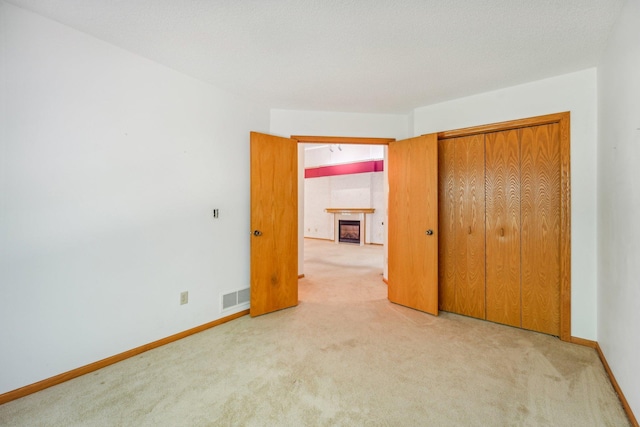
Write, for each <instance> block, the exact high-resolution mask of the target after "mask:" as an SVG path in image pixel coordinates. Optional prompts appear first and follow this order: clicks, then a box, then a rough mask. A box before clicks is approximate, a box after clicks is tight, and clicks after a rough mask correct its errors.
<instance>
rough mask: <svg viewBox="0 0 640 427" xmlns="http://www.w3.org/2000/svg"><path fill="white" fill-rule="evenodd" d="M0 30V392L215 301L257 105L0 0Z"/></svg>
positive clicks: (261, 121) (243, 186) (244, 216)
mask: <svg viewBox="0 0 640 427" xmlns="http://www.w3.org/2000/svg"><path fill="white" fill-rule="evenodd" d="M0 43H1V51H0V64H1V65H0V67H1V68H0V108H1V111H0V113H1V114H0V120H1V122H0V132H1V134H0V137H1V138H0V162H1V164H0V174H1V175H0V283H1V288H2V298H0V325H2V327H1V328H0V343H1V344H0V345H1V347H2V350H1V351H0V372H1V374H0V393H4V392H7V391H11V390H14V389H16V388H19V387H21V386H24V385H27V384H31V383H34V382H36V381H39V380H42V379H45V378H48V377H51V376H53V375H56V374H59V373H61V372H65V371H68V370H71V369H74V368H77V367H79V366H82V365H85V364H88V363H91V362H95V361H97V360H99V359H102V358H105V357H108V356H111V355H114V354H117V353H120V352H122V351H126V350H129V349H131V348H134V347H137V346H140V345H143V344H146V343H148V342H151V341H154V340H157V339H160V338H164V337H167V336H169V335H171V334H174V333H177V332H180V331H184V330H186V329H189V328H191V327H194V326H197V325H200V324H203V323H206V322H209V321H212V320H215V319H218V318H220V317H222V316H223V315H227V314H229V313H221V308H220V295H221V293H224V292H226V291H229V290H235V289H241V288H246V287H247V286H248V284H249V261H248V259H249V234H248V231H249V229H250V225H249V167H248V164H249V160H248V159H249V131H250V130H256V131H263V132H266V131H268V130H269V111H268V110H267V109H266V108H258V107H254V106H252V105H250V104H248V103H244V102H241V101H237V97H235V96H230V95H228V94H225V93H223V92H221V91H218V90H217V89H215V88H213V87H211V86H209V85H207V84H204V83H201V82H199V81H197V80H194V79H192V78H189V77H187V76H185V75H182V74H179V73H177V72H175V71H173V70H171V69H168V68H166V67H163V66H160V65H158V64H156V63H153V62H151V61H148V60H145V59H143V58H141V57H138V56H136V55H133V54H130V53H127V52H125V51H123V50H120V49H118V48H115V47H113V46H111V45H108V44H106V43H103V42H101V41H98V40H96V39H94V38H91V37H89V36H87V35H84V34H82V33H79V32H76V31H74V30H71V29H69V28H67V27H64V26H62V25H59V24H57V23H55V22H53V21H50V20H47V19H44V18H42V17H40V16H37V15H34V14H32V13H30V12H27V11H24V10H22V9H19V8H16V7H14V6H11V5H8V4H6V3H0ZM213 208H218V209H220V218H219V219H217V220H214V219H213V218H212V214H211V210H212V209H213ZM185 290H188V291H189V303H188V304H187V305H183V306H180V305H179V294H180V292H181V291H185ZM243 308H244V307H243ZM236 311H238V310H236Z"/></svg>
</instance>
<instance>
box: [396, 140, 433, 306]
mask: <svg viewBox="0 0 640 427" xmlns="http://www.w3.org/2000/svg"><path fill="white" fill-rule="evenodd" d="M427 230H432V232H433V234H432V235H427V234H426V231H427ZM388 257H389V271H388V279H389V287H388V288H389V300H390V301H391V302H394V303H397V304H401V305H405V306H407V307H411V308H415V309H417V310H421V311H425V312H427V313H431V314H434V315H437V314H438V139H437V136H436V135H435V134H432V135H424V136H420V137H416V138H411V139H407V140H403V141H395V142H392V143H390V144H389V248H388Z"/></svg>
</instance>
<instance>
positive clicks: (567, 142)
mask: <svg viewBox="0 0 640 427" xmlns="http://www.w3.org/2000/svg"><path fill="white" fill-rule="evenodd" d="M553 123H558V124H559V126H560V339H561V340H562V341H569V342H570V341H571V340H572V337H571V168H570V167H571V135H570V131H571V129H570V128H571V114H570V112H568V111H567V112H562V113H555V114H547V115H543V116H536V117H529V118H526V119H519V120H510V121H506V122H499V123H492V124H487V125H480V126H472V127H467V128H462V129H456V130H450V131H445V132H438V140H441V139H446V138H455V137H460V136H471V135H476V134H481V133H489V132H500V131H505V130H510V129H517V128H523V127H531V126H540V125H547V124H553Z"/></svg>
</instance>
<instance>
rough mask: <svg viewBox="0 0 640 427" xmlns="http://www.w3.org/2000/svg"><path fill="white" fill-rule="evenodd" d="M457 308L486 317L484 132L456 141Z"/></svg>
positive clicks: (460, 311)
mask: <svg viewBox="0 0 640 427" xmlns="http://www.w3.org/2000/svg"><path fill="white" fill-rule="evenodd" d="M454 165H455V166H454V167H455V182H454V187H455V194H456V197H455V202H456V207H455V218H454V219H455V272H456V280H455V302H456V303H455V310H454V311H455V312H456V313H460V314H464V315H466V316H472V317H477V318H481V319H484V318H485V224H484V222H485V218H484V215H485V183H484V173H485V172H484V135H473V136H467V137H461V138H456V141H455V155H454Z"/></svg>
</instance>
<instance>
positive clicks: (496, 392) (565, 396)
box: [0, 239, 629, 427]
mask: <svg viewBox="0 0 640 427" xmlns="http://www.w3.org/2000/svg"><path fill="white" fill-rule="evenodd" d="M382 257H383V253H382V247H380V246H371V245H367V246H363V247H360V246H355V245H336V244H334V243H332V242H326V241H318V240H309V239H306V241H305V278H304V279H301V280H300V282H299V299H300V303H299V305H298V306H297V307H295V308H291V309H287V310H282V311H279V312H276V313H272V314H268V315H265V316H261V317H257V318H250V317H248V316H244V317H242V318H239V319H236V320H234V321H231V322H229V323H226V324H223V325H220V326H217V327H215V328H212V329H209V330H207V331H204V332H201V333H199V334H196V335H192V336H190V337H188V338H185V339H182V340H180V341H177V342H175V343H172V344H169V345H166V346H163V347H160V348H158V349H155V350H152V351H149V352H146V353H143V354H141V355H138V356H136V357H133V358H130V359H127V360H125V361H123V362H120V363H117V364H115V365H112V366H109V367H106V368H104V369H101V370H99V371H96V372H93V373H91V374H87V375H85V376H83V377H79V378H76V379H74V380H71V381H68V382H66V383H63V384H60V385H58V386H55V387H52V388H49V389H46V390H43V391H41V392H38V393H35V394H32V395H30V396H27V397H24V398H22V399H18V400H15V401H13V402H9V403H6V404H4V405H2V406H0V425H2V426H580V427H585V426H628V425H629V423H628V420H627V418H626V416H625V413H624V411H623V409H622V406H621V404H620V402H619V400H618V398H617V396H616V394H615V392H614V390H613V388H612V386H611V384H610V382H609V379H608V377H607V375H606V373H605V371H604V369H603V367H602V364H601V363H600V360H599V359H598V356H597V354H596V352H595V351H594V350H593V349H590V348H586V347H582V346H578V345H575V344H569V343H565V342H562V341H560V340H559V339H557V338H555V337H552V336H547V335H544V334H539V333H535V332H530V331H525V330H521V329H516V328H511V327H508V326H503V325H498V324H494V323H490V322H486V321H481V320H476V319H472V318H468V317H464V316H459V315H455V314H450V313H441V315H440V316H438V317H435V316H431V315H428V314H424V313H421V312H419V311H415V310H411V309H408V308H405V307H402V306H398V305H395V304H392V303H390V302H389V301H388V300H387V298H386V285H385V284H384V283H383V282H382V260H383V258H382Z"/></svg>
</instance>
